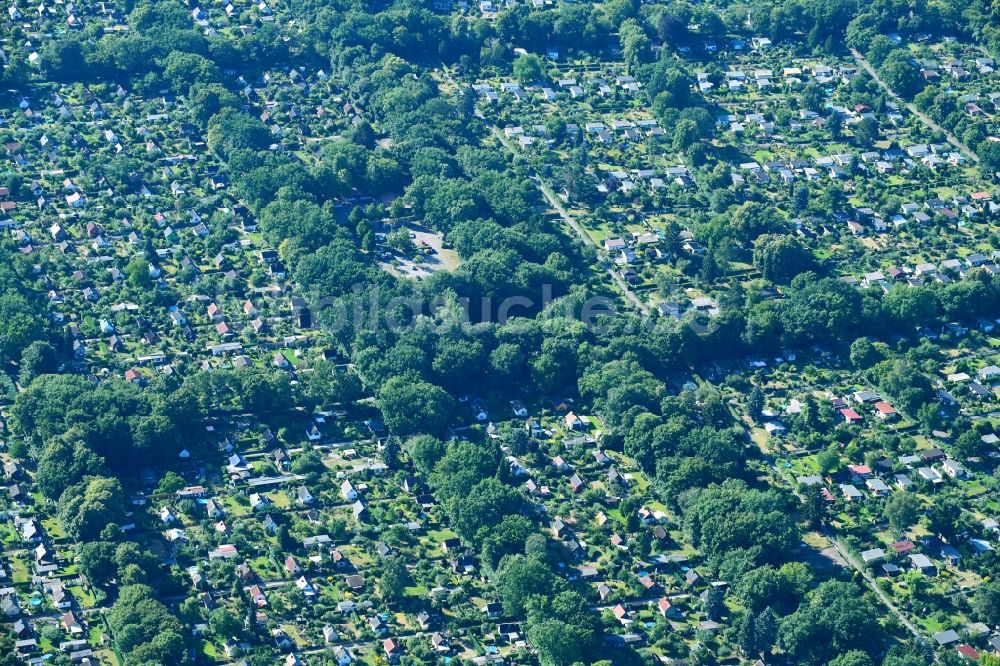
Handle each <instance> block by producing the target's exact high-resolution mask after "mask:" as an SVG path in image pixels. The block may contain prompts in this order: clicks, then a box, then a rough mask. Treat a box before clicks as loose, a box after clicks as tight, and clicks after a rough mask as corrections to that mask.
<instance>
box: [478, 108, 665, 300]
mask: <svg viewBox="0 0 1000 666" xmlns="http://www.w3.org/2000/svg"><path fill="white" fill-rule="evenodd" d="M490 131H491V132H493V136H495V137H496V138H497V139H498V140H499V141H500V143H501V144H502V145H503V147H504V148H506V149H507V150H508V151H510V152H511V153H512V154H514V155H516V154H517V150H516V149H515V148H514V146H513V145H511V143H510V141H509V140H508V139H507V137H506V136H504V134H503V132H501V131H500V130H498V129H497V128H496V127H494V126H492V125H491V126H490ZM531 178H532V180H534V181H535V184H536V185H537V186H538V190H539V191H540V192H541V193H542V196H543V197H545V201H546V202H547V203H548V204H549V206H550V207H551V208H552V209H553V210H555V211H556V213H558V214H559V217H560V218H562V220H563V222H565V223H566V224H567V225H569V228H570V229H572V230H573V231H574V232H576V235H577V236H579V237H580V239H581V240H582V241H583V242H584V243H585V244H587V245H591V246H593V247H595V248H597V249H600V246H598V244H597V243H595V242H594V239H593V238H591V237H590V234H588V233H587V231H586V230H585V229H584V228H583V227H582V226H580V223H579V222H577V221H576V219H575V218H574V217H573V216H572V215H570V214H569V212H567V210H566V208H565V206H563V205H562V202H561V201H560V200H559V197H558V196H556V194H555V192H553V191H552V188H550V187H549V186H548V184H547V183H546V182H545V181H544V180H542V177H541V176H540V175H539V174H538V173H536V172H532V174H531ZM604 270H605V271H606V272H607V274H608V275H609V276H611V279H612V280H614V282H615V284H617V285H618V288H619V289H620V290H621V292H622V294H624V295H625V298H627V299H628V300H629V302H630V303H632V305H634V306H635V307H637V308H639V311H640V312H642V313H643V314H649V306H648V305H646V303H644V302H643V300H642V299H641V298H639V297H638V296H636V294H635V292H633V291H632V290H631V289H629V286H628V284H627V283H626V282H625V280H624V279H622V276H620V275H619V274H618V273H617V272H615V269H613V268H611V267H609V266H606V267H605V268H604Z"/></svg>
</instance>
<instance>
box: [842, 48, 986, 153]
mask: <svg viewBox="0 0 1000 666" xmlns="http://www.w3.org/2000/svg"><path fill="white" fill-rule="evenodd" d="M851 55H852V56H854V61H855V62H857V63H858V66H859V67H861V68H863V69H864V70H865V71H866V72H868V74H869V75H871V77H872V78H873V79H875V82H876V83H878V84H879V85H880V86H882V88H884V89H885V91H886V92H888V93H889V95H890V96H891V97H892V98H893V99H895V100H896V101H897V102H899V103H900V104H902V105H903V106H905V107H906V110H907V111H909V112H910V113H912V114H913V115H915V116H916V117H917V118H919V119H920V122H922V123H923V124H924V125H927V127H929V128H931V129H932V130H934V131H935V132H941V133H942V134H944V135H945V136H946V137H947V138H948V143H950V144H951V145H953V146H955V147H956V148H958V149H959V150H960V151H962V152H963V153H964V154H965V156H966V157H968V158H969V159H971V160H972V161H973V162H979V155H976V154H975V153H974V152H972V149H971V148H969V147H968V146H967V145H965V144H964V143H962V142H961V141H959V140H958V138H957V137H955V135H953V134H952V133H951V132H949V131H948V130H946V129H945V128H943V127H941V126H940V125H938V124H937V123H936V122H934V121H933V120H932V119H931V118H930V116H928V115H927V114H925V113H923V112H922V111H920V110H919V109H918V108H917V107H915V106H913V105H912V104H910V103H909V102H907V101H906V100H904V99H903V98H902V97H900V96H899V95H897V94H896V93H895V92H893V90H892V88H890V87H889V86H888V85H886V83H885V81H883V80H882V78H881V77H880V76H879V75H878V72H876V71H875V68H874V67H872V66H871V63H870V62H868V61H867V60H865V57H864V56H862V55H861V54H860V53H858V51H857V50H856V49H851Z"/></svg>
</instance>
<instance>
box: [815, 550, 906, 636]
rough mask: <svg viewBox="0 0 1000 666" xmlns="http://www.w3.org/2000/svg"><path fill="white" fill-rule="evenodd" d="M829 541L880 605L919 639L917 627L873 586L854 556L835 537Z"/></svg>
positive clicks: (887, 597) (885, 595) (872, 582)
mask: <svg viewBox="0 0 1000 666" xmlns="http://www.w3.org/2000/svg"><path fill="white" fill-rule="evenodd" d="M829 539H830V543H831V544H832V545H833V547H834V548H836V549H837V552H838V553H840V556H841V557H842V558H843V559H844V561H845V562H847V563H848V564H850V565H851V568H853V569H855V570H857V571H858V572H859V573H860V574H861V576H862V577H863V578H864V579H865V582H866V583H868V586H869V587H870V588H872V589H873V590H874V591H875V594H877V595H878V597H879V599H881V600H882V604H883V605H884V606H885V607H886V608H888V609H889V610H890V611H892V613H893V614H894V615H895V616H896V617H897V618H899V621H900V622H901V623H902V624H903V626H904V627H906V628H907V629H908V630H909V631H910V633H911V634H913V635H914V636H915V637H916V638H921V637H922V634H921V633H920V630H919V629H917V627H916V626H914V624H913V623H912V622H910V621H909V620H908V619H906V616H905V615H904V614H903V611H901V610H899V608H898V607H897V606H896V605H895V604H894V603H892V600H891V599H890V598H889V596H888V595H887V594H886V593H885V592H883V591H882V590H881V589H880V588H879V586H878V585H876V584H875V579H874V578H872V577H871V576H870V575H869V574H868V572H867V571H865V570H864V568H863V567H862V566H861V565H860V564H858V563H857V561H856V560H855V559H854V556H853V555H851V554H850V553H849V552H848V551H847V549H846V548H844V547H843V546H841V545H840V540H839V539H837V537H835V536H831V537H829Z"/></svg>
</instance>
